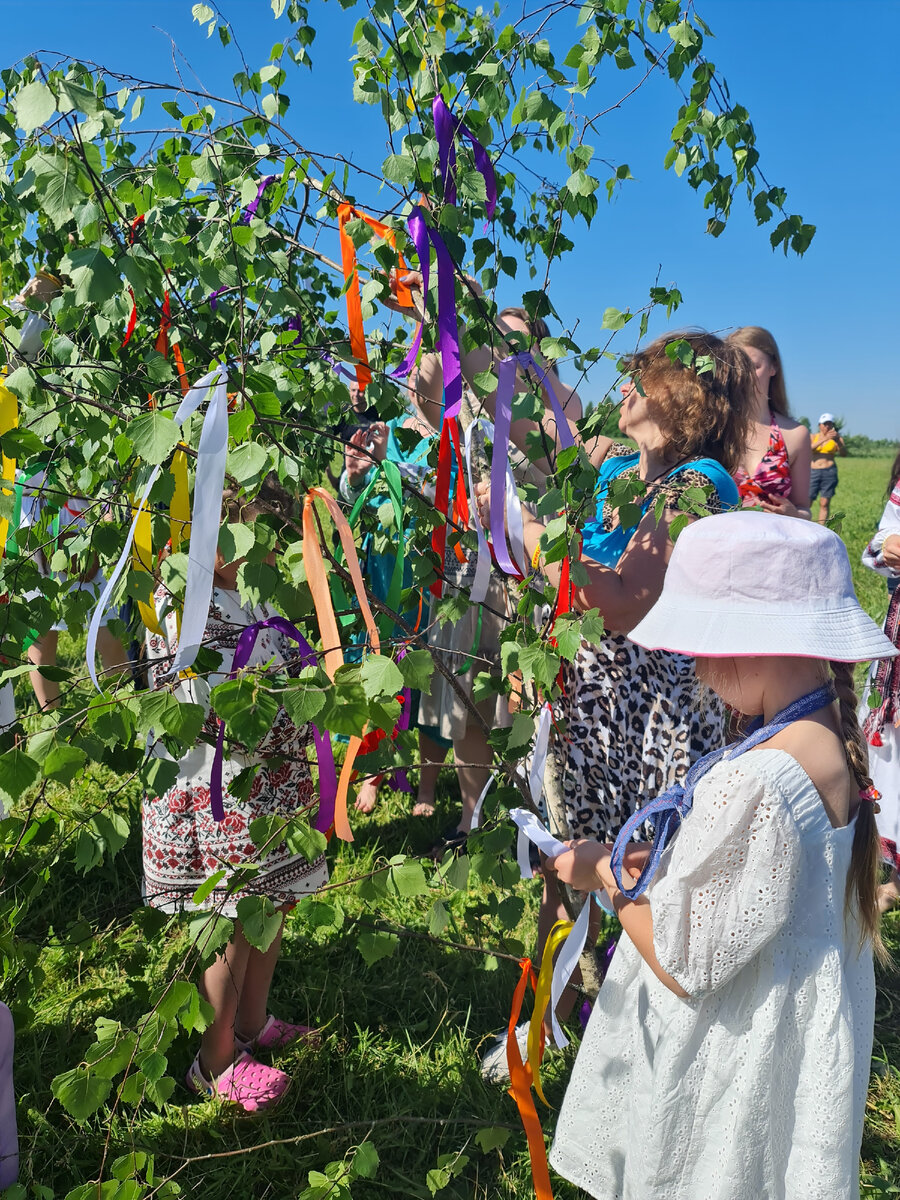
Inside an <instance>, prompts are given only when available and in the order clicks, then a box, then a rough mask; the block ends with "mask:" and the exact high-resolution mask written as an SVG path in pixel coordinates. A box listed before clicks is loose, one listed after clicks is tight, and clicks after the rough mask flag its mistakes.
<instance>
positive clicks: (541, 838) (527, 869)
mask: <svg viewBox="0 0 900 1200" xmlns="http://www.w3.org/2000/svg"><path fill="white" fill-rule="evenodd" d="M509 815H510V816H511V817H512V819H513V821H515V823H516V825H517V826H518V829H519V839H518V844H517V846H516V857H517V859H518V862H519V869H520V871H521V872H522V878H523V879H531V877H532V874H533V872H532V870H531V863H530V861H529V858H528V843H529V842H534V844H535V846H537V848H538V849H539V850H541V851H542V852H543V853H544V854H546V855H547V857H548V858H553V857H555V856H556V855H557V854H563V853H565V851H566V850H568V849H569V847H568V846H567V845H566V844H565V843H564V842H561V841H560V840H559V838H555V837H554V836H553V834H552V833H551V832H550V830H549V829H546V828H545V827H544V826H543V825H542V824H541V822H540V821H539V820H538V819H537V817H536V816H535V815H534V813H532V812H529V811H528V809H527V808H513V809H511V810H510V814H509ZM590 920H591V897H590V896H588V897H586V899H585V902H584V906H583V908H582V910H581V912H580V913H579V914H578V920H577V921H576V922H575V924H574V926H573V927H572V932H571V933H570V934H569V936H568V937H567V938H566V940H565V942H564V943H563V946H562V949H561V950H560V952H559V955H558V957H557V959H556V965H555V966H554V968H553V979H552V981H551V983H550V1005H549V1008H550V1026H551V1029H552V1031H553V1040H554V1042H555V1043H556V1045H557V1046H559V1048H560V1049H561V1050H562V1049H563V1048H564V1047H566V1046H568V1044H569V1039H568V1038H567V1037H566V1035H565V1034H564V1033H563V1031H562V1026H561V1025H560V1023H559V1021H558V1020H557V1017H556V1006H557V1005H558V1004H559V1001H560V998H561V996H562V994H563V992H564V991H565V990H566V987H567V985H568V983H569V980H570V979H571V978H572V975H573V973H574V971H575V968H576V967H577V966H578V960H579V959H580V958H581V953H582V951H583V950H584V945H585V942H586V941H587V935H588V926H589V925H590Z"/></svg>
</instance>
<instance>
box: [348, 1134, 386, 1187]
mask: <svg viewBox="0 0 900 1200" xmlns="http://www.w3.org/2000/svg"><path fill="white" fill-rule="evenodd" d="M380 1162H381V1160H380V1158H379V1157H378V1151H377V1150H376V1149H375V1146H374V1145H373V1144H372V1142H363V1143H362V1145H361V1146H357V1147H356V1150H355V1152H354V1155H353V1160H352V1162H351V1166H352V1168H353V1171H354V1172H355V1174H356V1175H358V1176H359V1177H360V1178H361V1179H374V1178H375V1174H376V1172H377V1171H378V1166H379V1163H380Z"/></svg>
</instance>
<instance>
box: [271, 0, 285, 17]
mask: <svg viewBox="0 0 900 1200" xmlns="http://www.w3.org/2000/svg"><path fill="white" fill-rule="evenodd" d="M286 4H287V0H272V12H273V13H274V14H275V20H276V21H277V20H278V18H279V17H280V16H281V14H282V13H283V12H284V7H285V5H286Z"/></svg>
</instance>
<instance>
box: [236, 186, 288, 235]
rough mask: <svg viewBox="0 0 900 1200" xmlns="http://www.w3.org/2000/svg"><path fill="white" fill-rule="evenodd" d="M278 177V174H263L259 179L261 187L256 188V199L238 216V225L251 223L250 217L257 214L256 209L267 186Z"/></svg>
mask: <svg viewBox="0 0 900 1200" xmlns="http://www.w3.org/2000/svg"><path fill="white" fill-rule="evenodd" d="M277 178H278V176H277V175H264V176H263V178H262V179H261V180H260V181H259V187H258V188H257V189H256V199H255V200H251V201H250V203H249V204H248V205H247V207H246V208H245V209H244V211H243V212H242V213H241V215H240V217H238V225H249V224H250V218H251V217H255V216H256V210H257V209H258V208H259V202H260V200H262V194H263V192H264V191H265V190H266V188H267V187H268V186H269V184H270V183H271V182H272V180H273V179H277Z"/></svg>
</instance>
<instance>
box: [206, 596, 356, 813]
mask: <svg viewBox="0 0 900 1200" xmlns="http://www.w3.org/2000/svg"><path fill="white" fill-rule="evenodd" d="M264 629H277V630H278V632H279V633H281V634H282V635H283V636H284V637H287V638H291V639H292V640H293V641H295V642H296V643H297V645H298V646H299V647H300V662H301V663H302V664H303V666H304V667H314V666H315V665H316V662H317V661H318V660H317V658H316V654H315V651H314V650H313V648H312V646H310V644H309V642H308V641H307V640H306V638H305V637H304V636H303V634H302V633H301V632H300V630H299V629H298V628H297V627H296V625H292V624H291V622H290V621H287V620H285V618H284V617H267V618H266V619H265V620H264V621H255V622H254V623H253V624H252V625H248V626H247V628H246V629H245V630H243V632H242V633H241V635H240V637H239V638H238V642H237V645H236V646H235V648H234V659H233V660H232V664H231V672H230V674H229V676H228V678H229V679H236V678H237V673H238V671H240V670H243V668H244V667H245V666H246V665H247V663H248V662H249V661H250V655H251V654H252V653H253V647H254V646H255V645H256V639H257V638H258V637H259V635H260V633H262V631H263V630H264ZM312 731H313V740H314V742H315V746H316V761H317V765H318V769H319V814H318V817H317V818H316V822H315V828H316V829H318V830H319V832H320V833H327V832H328V830H329V829H331V827H332V825H333V824H334V810H335V799H336V796H337V776H336V772H335V769H334V751H333V749H332V746H331V738H330V736H329V735H328V733H327V732H324V733H323V732H322V731H321V730H320V729H319V728H318V726H316V725H313V726H312ZM224 756H225V722H224V721H223V720H221V718H220V720H219V732H218V736H217V737H216V750H215V754H214V756H213V764H212V770H211V771H210V777H209V803H210V808H211V810H212V815H213V820H215V821H221V820H223V819H224V817H225V805H224V803H223V797H222V762H223V759H224Z"/></svg>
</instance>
